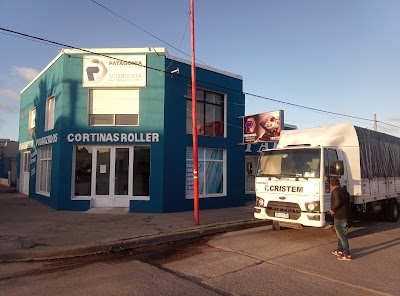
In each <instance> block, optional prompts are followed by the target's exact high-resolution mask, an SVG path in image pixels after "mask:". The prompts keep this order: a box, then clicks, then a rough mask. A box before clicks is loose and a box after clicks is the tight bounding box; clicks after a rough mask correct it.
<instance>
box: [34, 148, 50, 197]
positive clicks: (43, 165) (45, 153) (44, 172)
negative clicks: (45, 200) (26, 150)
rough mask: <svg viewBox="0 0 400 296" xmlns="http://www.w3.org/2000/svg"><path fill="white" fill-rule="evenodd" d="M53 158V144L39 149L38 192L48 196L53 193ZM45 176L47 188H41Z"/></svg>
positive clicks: (37, 167) (37, 168)
mask: <svg viewBox="0 0 400 296" xmlns="http://www.w3.org/2000/svg"><path fill="white" fill-rule="evenodd" d="M52 159H53V149H52V146H45V147H41V148H38V149H37V166H36V193H38V194H41V195H44V196H48V197H49V196H50V193H51V172H52V164H53V162H52ZM43 178H45V180H44V181H45V190H42V188H41V185H42V181H43Z"/></svg>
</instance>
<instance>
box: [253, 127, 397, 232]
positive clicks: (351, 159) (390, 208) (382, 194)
mask: <svg viewBox="0 0 400 296" xmlns="http://www.w3.org/2000/svg"><path fill="white" fill-rule="evenodd" d="M333 177H335V178H338V179H339V180H340V184H341V185H342V186H346V187H347V190H348V192H349V193H350V195H351V202H352V215H355V214H361V213H373V214H374V213H383V215H384V217H385V219H386V220H388V221H393V222H395V221H397V220H398V218H399V206H398V202H397V197H400V138H396V137H394V136H390V135H387V134H383V133H380V132H376V131H371V130H368V129H365V128H360V127H357V126H354V125H353V124H351V123H341V124H337V125H331V126H325V127H318V128H311V129H304V130H288V131H287V130H284V131H282V132H281V135H280V139H279V142H278V145H277V148H276V149H267V150H263V151H262V152H261V155H260V160H259V166H258V174H257V176H256V180H255V183H256V184H255V190H256V206H255V207H254V217H255V218H257V219H264V220H265V219H268V220H272V221H273V224H272V225H273V229H274V230H279V229H280V228H281V227H289V228H302V226H314V227H324V226H325V225H326V215H328V211H329V209H330V205H331V190H330V185H329V182H330V179H331V178H333Z"/></svg>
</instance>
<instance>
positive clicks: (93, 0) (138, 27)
mask: <svg viewBox="0 0 400 296" xmlns="http://www.w3.org/2000/svg"><path fill="white" fill-rule="evenodd" d="M90 1H92V2H93V3H95V4H96V5H98V6H100V7H101V8H103V9H105V10H107V11H108V12H110V13H112V14H113V15H115V16H117V17H119V18H121V19H123V20H124V21H126V22H127V23H129V24H131V25H132V26H134V27H135V28H137V29H139V30H141V31H143V32H145V33H146V34H149V35H150V36H151V37H153V38H155V39H157V40H158V41H161V42H162V43H165V44H166V45H168V46H170V47H172V48H174V49H176V50H177V52H180V53H182V54H184V55H186V56H188V57H191V55H190V54H188V53H186V52H184V51H182V50H180V48H176V47H175V46H173V45H172V44H170V43H168V42H167V41H164V40H162V39H161V38H159V37H157V36H156V35H154V34H152V33H150V32H149V31H147V30H145V29H143V28H142V27H140V26H138V25H136V24H135V23H133V22H131V21H130V20H128V19H127V18H125V17H123V16H122V15H120V14H118V13H116V12H115V11H113V10H111V9H110V8H108V7H106V6H104V5H103V4H100V3H99V2H97V1H95V0H90ZM185 32H186V29H185ZM196 61H198V62H200V63H202V64H204V65H207V64H206V63H203V62H202V61H200V60H198V59H196Z"/></svg>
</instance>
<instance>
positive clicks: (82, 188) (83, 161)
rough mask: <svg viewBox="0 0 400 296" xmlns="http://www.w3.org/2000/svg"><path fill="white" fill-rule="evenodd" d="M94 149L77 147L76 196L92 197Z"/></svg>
mask: <svg viewBox="0 0 400 296" xmlns="http://www.w3.org/2000/svg"><path fill="white" fill-rule="evenodd" d="M92 155H93V147H91V146H76V147H75V195H76V196H90V195H91V194H92V192H91V184H92Z"/></svg>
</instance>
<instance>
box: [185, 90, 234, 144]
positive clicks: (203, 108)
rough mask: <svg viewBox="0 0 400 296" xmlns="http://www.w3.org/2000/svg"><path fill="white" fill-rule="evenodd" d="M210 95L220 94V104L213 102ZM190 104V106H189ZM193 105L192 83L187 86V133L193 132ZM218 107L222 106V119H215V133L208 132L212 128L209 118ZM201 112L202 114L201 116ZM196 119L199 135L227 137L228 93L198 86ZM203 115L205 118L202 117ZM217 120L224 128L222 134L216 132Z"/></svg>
mask: <svg viewBox="0 0 400 296" xmlns="http://www.w3.org/2000/svg"><path fill="white" fill-rule="evenodd" d="M210 95H211V96H212V95H218V96H220V97H221V100H222V102H221V104H218V103H216V102H211V101H210V100H209V97H210ZM189 106H190V108H189ZM191 106H192V87H191V86H190V85H188V86H187V88H186V109H187V110H186V133H187V134H192V113H191V110H192V108H191ZM210 106H212V110H211V111H210V110H209V107H210ZM216 108H221V111H220V117H221V119H220V120H214V126H213V131H214V133H213V134H210V133H207V131H209V130H210V128H209V127H207V123H208V122H207V118H210V115H209V114H210V112H212V113H213V114H212V115H213V117H214V116H215V110H216ZM199 114H200V116H199ZM196 117H197V118H196V120H197V124H198V127H197V134H198V136H209V137H220V138H226V94H224V93H221V92H217V91H213V90H207V89H203V88H197V89H196ZM201 117H203V118H201ZM215 122H220V126H221V128H222V133H221V134H218V135H217V134H216V129H217V128H216V127H215Z"/></svg>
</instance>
